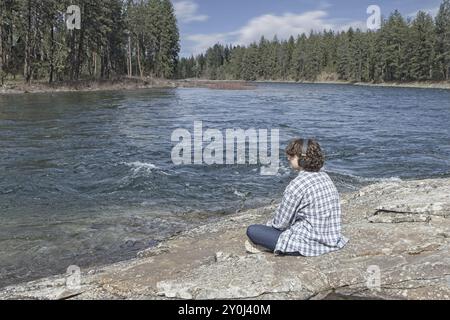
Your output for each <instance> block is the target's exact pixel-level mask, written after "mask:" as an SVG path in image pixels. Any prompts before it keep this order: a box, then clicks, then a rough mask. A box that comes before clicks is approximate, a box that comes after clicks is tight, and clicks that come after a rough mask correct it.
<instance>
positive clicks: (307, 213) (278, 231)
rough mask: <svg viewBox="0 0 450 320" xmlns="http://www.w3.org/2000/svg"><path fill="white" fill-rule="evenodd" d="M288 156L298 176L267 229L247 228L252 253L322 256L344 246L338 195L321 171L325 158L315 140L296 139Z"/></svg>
mask: <svg viewBox="0 0 450 320" xmlns="http://www.w3.org/2000/svg"><path fill="white" fill-rule="evenodd" d="M286 155H287V157H288V160H289V162H290V165H291V167H292V168H293V169H294V170H297V171H299V174H298V176H297V177H296V178H295V179H294V180H292V181H291V182H290V183H289V185H288V186H287V188H286V190H285V191H284V194H283V199H282V201H281V203H280V205H279V206H278V208H277V210H276V212H275V214H274V216H273V218H272V219H271V220H270V221H268V222H267V224H266V225H251V226H249V227H248V228H247V236H248V238H249V239H250V242H248V241H247V242H246V249H247V251H248V252H249V253H257V252H261V250H259V249H262V250H264V251H271V252H274V253H275V254H281V255H283V254H284V255H302V256H319V255H322V254H325V253H328V252H332V251H336V250H339V249H341V248H343V247H344V246H345V244H346V243H347V242H348V239H347V238H346V237H344V236H343V235H342V234H341V206H340V200H339V193H338V191H337V189H336V187H335V185H334V184H333V181H332V180H331V179H330V177H329V176H328V174H327V173H325V172H324V171H322V170H321V169H322V166H323V164H324V156H323V153H322V150H321V148H320V145H319V143H318V142H316V141H314V140H308V141H307V142H306V143H305V141H304V140H303V139H296V140H293V141H292V142H290V143H289V145H288V147H287V148H286Z"/></svg>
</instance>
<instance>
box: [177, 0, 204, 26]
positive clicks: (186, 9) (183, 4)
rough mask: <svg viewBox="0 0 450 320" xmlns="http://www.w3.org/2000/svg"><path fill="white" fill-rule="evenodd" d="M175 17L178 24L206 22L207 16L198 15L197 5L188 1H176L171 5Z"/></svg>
mask: <svg viewBox="0 0 450 320" xmlns="http://www.w3.org/2000/svg"><path fill="white" fill-rule="evenodd" d="M173 7H174V9H175V15H176V17H177V19H178V21H180V22H184V23H189V22H194V21H206V20H208V18H209V17H208V16H207V15H204V14H199V13H198V12H197V11H198V4H196V3H195V2H193V1H190V0H184V1H178V2H175V3H174V4H173Z"/></svg>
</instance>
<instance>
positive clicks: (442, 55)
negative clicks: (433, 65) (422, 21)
mask: <svg viewBox="0 0 450 320" xmlns="http://www.w3.org/2000/svg"><path fill="white" fill-rule="evenodd" d="M436 36H437V39H436V40H437V41H436V54H437V56H436V61H437V63H438V65H439V69H440V73H441V76H440V78H441V79H444V80H449V79H450V0H444V2H443V3H442V4H441V6H440V8H439V12H438V14H437V16H436Z"/></svg>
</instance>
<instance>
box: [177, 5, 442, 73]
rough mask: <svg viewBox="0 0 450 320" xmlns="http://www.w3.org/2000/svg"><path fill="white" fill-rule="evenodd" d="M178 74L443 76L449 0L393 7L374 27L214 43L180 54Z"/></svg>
mask: <svg viewBox="0 0 450 320" xmlns="http://www.w3.org/2000/svg"><path fill="white" fill-rule="evenodd" d="M176 76H177V77H178V78H207V79H225V80H295V81H302V80H303V81H317V80H346V81H357V82H384V81H429V80H433V81H443V80H447V81H448V80H449V78H450V0H444V1H443V3H442V4H441V6H440V8H439V11H438V13H437V16H436V17H435V18H433V17H432V16H431V15H430V14H428V13H425V12H421V11H420V12H418V13H417V15H416V16H415V17H414V18H413V19H405V18H404V17H403V16H402V15H401V14H400V13H399V12H398V11H395V12H393V13H392V14H391V15H390V16H389V17H388V18H384V19H382V25H381V28H380V29H379V30H377V31H370V30H369V31H366V32H363V31H361V30H360V29H356V30H355V29H353V28H350V29H349V30H347V31H344V32H334V31H323V32H311V33H310V34H309V35H306V34H301V35H298V36H297V37H296V38H294V36H291V37H290V38H289V39H287V40H283V41H280V40H278V39H277V37H276V36H275V37H274V39H272V40H268V39H266V38H264V37H261V39H260V41H259V42H254V43H251V44H250V45H248V46H229V45H225V46H224V45H222V44H216V45H214V46H213V47H210V48H208V49H207V50H206V52H205V53H202V54H200V55H197V56H195V57H194V56H191V57H189V58H181V59H180V61H179V64H178V68H177V74H176Z"/></svg>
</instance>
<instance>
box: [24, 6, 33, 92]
mask: <svg viewBox="0 0 450 320" xmlns="http://www.w3.org/2000/svg"><path fill="white" fill-rule="evenodd" d="M27 7H28V8H27V9H28V17H27V18H28V25H27V30H26V32H25V61H24V62H25V63H24V70H23V71H24V78H25V81H26V83H28V84H29V83H30V82H31V44H30V42H31V41H30V33H31V0H28V4H27Z"/></svg>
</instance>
